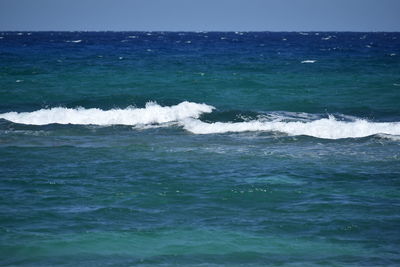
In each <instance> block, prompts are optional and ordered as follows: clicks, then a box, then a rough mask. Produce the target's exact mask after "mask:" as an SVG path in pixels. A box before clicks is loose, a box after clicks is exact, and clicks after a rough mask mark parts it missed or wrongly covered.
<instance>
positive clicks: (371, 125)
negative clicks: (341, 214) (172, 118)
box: [182, 116, 400, 139]
mask: <svg viewBox="0 0 400 267" xmlns="http://www.w3.org/2000/svg"><path fill="white" fill-rule="evenodd" d="M182 125H183V127H184V129H185V130H187V131H189V132H191V133H194V134H215V133H228V132H249V131H267V132H282V133H286V134H289V135H308V136H313V137H318V138H325V139H340V138H359V137H365V136H370V135H375V134H389V135H400V122H381V123H379V122H368V121H366V120H361V119H358V120H356V121H352V122H347V121H338V120H336V119H335V118H334V117H332V116H331V117H329V118H327V119H319V120H314V121H309V122H302V121H295V122H284V121H263V120H254V121H248V122H236V123H232V122H215V123H206V122H202V121H200V120H197V119H186V120H184V122H183V124H182Z"/></svg>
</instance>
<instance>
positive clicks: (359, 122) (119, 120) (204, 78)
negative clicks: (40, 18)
mask: <svg viewBox="0 0 400 267" xmlns="http://www.w3.org/2000/svg"><path fill="white" fill-rule="evenodd" d="M0 37H2V38H0V99H1V100H2V101H1V103H0V192H1V194H0V233H1V234H0V264H1V265H3V266H76V265H79V266H136V265H137V266H266V265H277V266H278V265H279V266H332V265H333V266H342V265H346V266H379V265H381V266H382V265H384V266H397V265H399V264H400V255H399V253H398V251H399V250H400V230H399V229H400V191H399V188H400V104H399V103H400V91H399V90H400V34H399V33H336V32H329V33H328V32H325V33H316V32H308V33H295V32H294V33H270V32H237V33H234V32H200V33H189V32H181V33H168V32H152V33H146V32H32V33H28V32H22V33H18V32H3V33H0Z"/></svg>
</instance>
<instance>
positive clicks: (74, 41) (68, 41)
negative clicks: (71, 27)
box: [66, 40, 82, 43]
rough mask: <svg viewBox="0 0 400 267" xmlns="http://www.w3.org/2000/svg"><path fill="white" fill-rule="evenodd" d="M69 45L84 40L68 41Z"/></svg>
mask: <svg viewBox="0 0 400 267" xmlns="http://www.w3.org/2000/svg"><path fill="white" fill-rule="evenodd" d="M66 42H67V43H80V42H82V40H72V41H66Z"/></svg>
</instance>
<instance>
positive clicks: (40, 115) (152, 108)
mask: <svg viewBox="0 0 400 267" xmlns="http://www.w3.org/2000/svg"><path fill="white" fill-rule="evenodd" d="M213 109H214V107H212V106H209V105H206V104H198V103H193V102H187V101H185V102H182V103H180V104H178V105H174V106H169V107H168V106H167V107H162V106H160V105H158V104H156V103H154V102H148V103H147V104H146V107H145V108H134V107H128V108H126V109H111V110H101V109H98V108H91V109H84V108H75V109H72V108H61V107H58V108H51V109H41V110H37V111H34V112H22V113H17V112H9V113H3V114H0V118H1V119H6V120H9V121H12V122H15V123H21V124H31V125H46V124H52V123H58V124H85V125H87V124H94V125H113V124H121V125H138V124H152V123H166V122H173V121H180V120H183V119H187V118H198V117H199V116H200V115H201V114H202V113H210V112H212V110H213Z"/></svg>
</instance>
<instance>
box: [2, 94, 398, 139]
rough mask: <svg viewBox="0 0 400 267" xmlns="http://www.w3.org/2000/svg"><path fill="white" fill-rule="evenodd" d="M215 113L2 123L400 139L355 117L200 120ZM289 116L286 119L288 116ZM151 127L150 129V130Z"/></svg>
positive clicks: (111, 113)
mask: <svg viewBox="0 0 400 267" xmlns="http://www.w3.org/2000/svg"><path fill="white" fill-rule="evenodd" d="M213 109H215V108H214V107H213V106H210V105H207V104H199V103H193V102H187V101H185V102H182V103H180V104H178V105H173V106H164V107H163V106H160V105H158V104H157V103H155V102H148V103H147V104H146V106H145V107H144V108H135V107H128V108H126V109H111V110H101V109H98V108H91V109H85V108H74V109H73V108H62V107H57V108H51V109H41V110H37V111H33V112H22V113H17V112H8V113H3V114H0V118H1V119H6V120H9V121H12V122H15V123H20V124H30V125H46V124H53V123H58V124H81V125H89V124H91V125H131V126H135V127H136V128H143V129H146V128H151V125H157V126H160V127H169V126H170V125H171V124H173V125H179V126H181V127H182V128H183V129H185V130H186V131H188V132H191V133H193V134H220V133H234V132H250V131H265V132H281V133H286V134H288V135H294V136H296V135H307V136H313V137H317V138H325V139H340V138H359V137H366V136H370V135H380V136H386V135H391V136H400V122H370V121H367V120H364V119H359V118H355V117H351V116H343V117H344V118H346V119H345V120H339V119H337V118H335V117H334V116H329V117H328V118H320V116H317V115H315V114H307V113H299V116H298V117H296V116H291V115H288V114H286V113H282V114H283V115H276V113H271V114H269V116H259V117H258V118H257V119H254V120H248V121H243V122H219V121H216V122H204V121H202V120H200V119H199V118H200V116H201V115H202V114H204V113H211V112H212V111H213ZM285 114H286V115H285ZM149 126H150V127H149Z"/></svg>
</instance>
